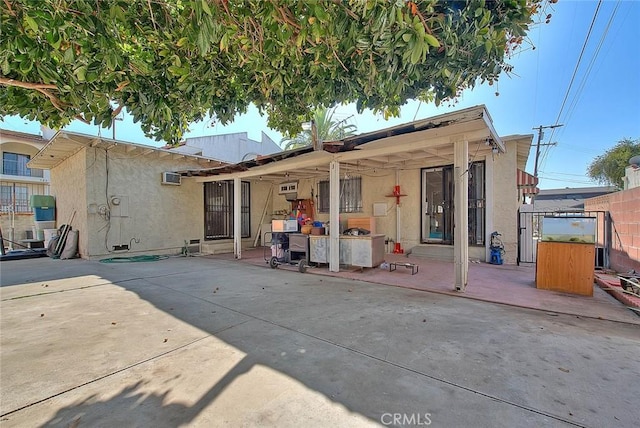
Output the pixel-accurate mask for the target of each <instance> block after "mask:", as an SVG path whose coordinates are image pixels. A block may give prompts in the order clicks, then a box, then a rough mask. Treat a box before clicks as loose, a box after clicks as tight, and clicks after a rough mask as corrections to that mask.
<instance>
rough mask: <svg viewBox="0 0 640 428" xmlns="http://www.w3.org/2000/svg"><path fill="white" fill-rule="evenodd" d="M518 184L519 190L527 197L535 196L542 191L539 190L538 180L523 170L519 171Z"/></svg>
mask: <svg viewBox="0 0 640 428" xmlns="http://www.w3.org/2000/svg"><path fill="white" fill-rule="evenodd" d="M517 184H518V189H521V190H522V193H524V194H526V195H535V194H536V193H538V192H539V191H540V189H538V187H537V186H538V178H537V177H534V176H533V175H531V174H528V173H526V172H524V171H523V170H521V169H518V176H517Z"/></svg>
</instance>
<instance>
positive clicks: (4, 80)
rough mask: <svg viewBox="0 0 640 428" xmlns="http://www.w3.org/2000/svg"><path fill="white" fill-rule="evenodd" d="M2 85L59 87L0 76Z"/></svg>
mask: <svg viewBox="0 0 640 428" xmlns="http://www.w3.org/2000/svg"><path fill="white" fill-rule="evenodd" d="M5 1H7V0H5ZM0 85H3V86H15V87H17V88H24V89H35V90H36V91H37V90H39V89H58V87H57V86H56V85H51V84H48V83H31V82H22V81H20V80H15V79H7V78H6V77H0Z"/></svg>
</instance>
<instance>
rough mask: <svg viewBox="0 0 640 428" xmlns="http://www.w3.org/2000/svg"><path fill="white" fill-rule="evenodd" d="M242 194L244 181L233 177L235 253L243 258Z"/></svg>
mask: <svg viewBox="0 0 640 428" xmlns="http://www.w3.org/2000/svg"><path fill="white" fill-rule="evenodd" d="M241 195H242V183H241V182H240V178H239V177H235V178H234V179H233V254H234V256H235V258H236V259H241V258H242V224H241V223H240V222H241V219H240V212H241V211H242V206H241V204H242V203H241Z"/></svg>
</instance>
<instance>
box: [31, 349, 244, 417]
mask: <svg viewBox="0 0 640 428" xmlns="http://www.w3.org/2000/svg"><path fill="white" fill-rule="evenodd" d="M251 367H253V363H251V362H249V359H248V358H247V357H245V358H244V359H242V360H241V361H240V362H239V363H238V364H236V365H235V367H234V368H233V369H232V370H230V371H228V372H227V374H226V375H225V376H224V378H223V379H221V380H220V381H219V382H218V383H217V384H216V385H215V386H214V387H213V388H211V389H210V390H209V391H208V392H207V393H206V394H205V395H203V396H202V397H200V399H199V400H198V401H197V402H196V403H194V404H192V405H188V404H186V403H180V402H175V401H173V400H171V399H170V397H169V395H170V393H171V389H166V390H165V391H163V392H161V393H159V392H150V391H149V390H148V389H145V386H146V385H147V384H148V383H149V382H148V381H139V382H136V383H135V384H132V385H129V386H125V387H123V388H122V390H120V391H119V392H118V393H116V394H115V395H113V396H112V397H109V398H105V399H101V398H100V397H99V396H98V395H97V394H93V395H90V396H89V397H86V398H84V399H83V400H82V401H80V402H77V403H74V404H72V405H70V406H67V407H64V408H61V409H60V410H58V412H57V413H56V414H55V416H53V417H52V418H51V419H50V420H49V421H47V422H46V423H44V424H43V425H42V427H51V426H60V427H74V428H75V427H80V426H85V427H97V426H104V425H105V421H108V425H109V426H114V427H116V426H119V427H127V426H141V425H140V421H141V420H145V417H144V415H150V416H151V418H152V419H153V421H154V422H153V426H166V427H178V426H185V425H188V424H190V423H192V422H193V420H194V419H195V418H196V417H197V416H198V415H199V414H200V412H202V410H203V409H204V408H206V407H207V406H208V405H209V404H211V403H212V402H213V401H215V399H216V397H217V396H218V395H219V394H220V393H222V391H224V389H225V388H226V387H227V386H228V385H229V384H230V383H232V382H233V380H234V379H235V378H236V377H238V376H241V375H242V374H244V373H246V372H248V371H249V370H250V369H251ZM145 425H146V424H144V423H143V425H142V426H145ZM147 426H151V425H147Z"/></svg>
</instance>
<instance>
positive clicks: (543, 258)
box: [536, 242, 596, 296]
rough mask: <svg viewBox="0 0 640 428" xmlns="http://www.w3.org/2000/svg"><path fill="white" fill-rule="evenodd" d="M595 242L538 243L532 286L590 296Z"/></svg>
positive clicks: (591, 293)
mask: <svg viewBox="0 0 640 428" xmlns="http://www.w3.org/2000/svg"><path fill="white" fill-rule="evenodd" d="M595 252H596V249H595V245H594V244H581V243H572V242H538V255H537V262H536V287H537V288H542V289H545V290H553V291H561V292H565V293H573V294H582V295H584V296H593V271H594V269H595Z"/></svg>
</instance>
